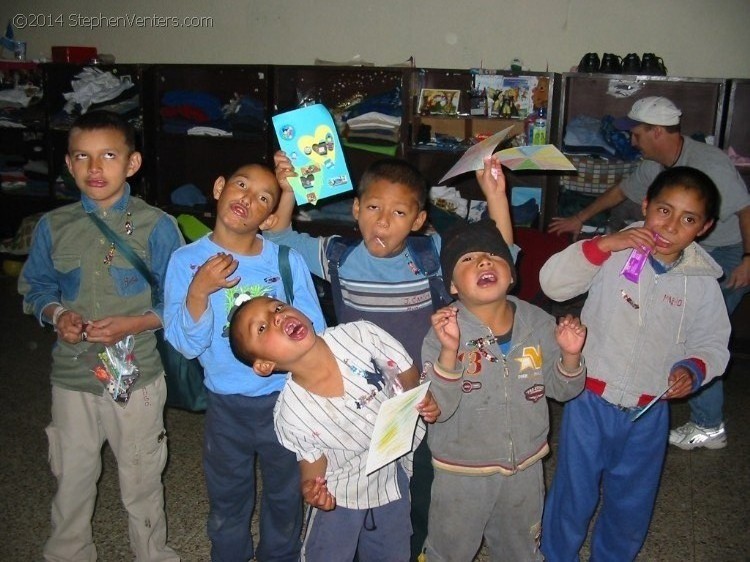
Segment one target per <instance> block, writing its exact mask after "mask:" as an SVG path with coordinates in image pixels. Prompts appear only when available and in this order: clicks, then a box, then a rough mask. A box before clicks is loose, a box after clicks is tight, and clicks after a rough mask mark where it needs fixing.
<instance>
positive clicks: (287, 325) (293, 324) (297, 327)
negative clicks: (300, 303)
mask: <svg viewBox="0 0 750 562" xmlns="http://www.w3.org/2000/svg"><path fill="white" fill-rule="evenodd" d="M284 333H285V334H286V335H287V336H289V338H290V339H292V340H295V341H296V340H301V339H303V338H304V337H305V336H306V335H307V326H305V325H304V324H303V323H302V322H300V321H299V320H297V319H296V318H287V319H286V320H284Z"/></svg>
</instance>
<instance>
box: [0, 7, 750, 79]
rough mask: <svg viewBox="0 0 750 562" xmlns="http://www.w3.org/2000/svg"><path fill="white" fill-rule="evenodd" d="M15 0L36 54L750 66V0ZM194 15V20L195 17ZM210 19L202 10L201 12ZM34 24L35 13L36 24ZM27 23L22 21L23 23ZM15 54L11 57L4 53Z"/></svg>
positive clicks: (455, 64) (704, 73)
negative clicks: (643, 57) (626, 60)
mask: <svg viewBox="0 0 750 562" xmlns="http://www.w3.org/2000/svg"><path fill="white" fill-rule="evenodd" d="M31 6H32V3H31V2H28V1H26V2H20V1H15V0H10V1H8V0H6V1H5V2H3V3H2V7H0V26H2V28H4V26H5V24H6V23H7V21H9V20H12V19H13V18H14V16H15V17H17V19H16V20H15V22H16V24H17V25H16V39H19V40H25V41H27V43H28V56H29V58H39V57H49V54H50V47H51V46H53V45H92V46H96V47H97V48H98V49H99V52H100V53H111V54H114V55H115V56H116V58H117V62H143V63H160V62H162V63H246V64H252V63H268V64H313V62H314V60H315V59H316V58H320V59H326V60H332V61H346V60H350V59H353V58H355V57H359V58H361V59H364V60H367V61H370V62H374V63H375V64H378V65H388V64H394V63H399V62H402V61H404V60H406V59H408V58H409V57H414V60H415V62H416V65H417V66H425V67H447V68H471V67H479V66H482V65H483V66H484V67H486V68H497V69H503V68H508V65H509V63H510V61H511V59H513V58H514V57H520V58H521V59H522V60H523V62H524V65H525V66H526V67H528V69H529V70H547V69H548V70H550V71H554V72H567V71H569V70H570V68H571V67H572V66H574V65H576V64H577V63H578V61H579V60H580V58H581V56H582V55H583V54H584V53H586V52H590V51H593V52H598V53H599V55H600V56H601V54H602V53H604V52H611V53H615V54H618V55H621V56H624V55H626V54H627V53H630V52H636V53H638V54H639V55H640V54H642V53H644V52H653V53H656V54H657V55H658V56H661V57H662V58H663V59H664V63H665V65H666V66H667V68H668V71H669V74H670V75H674V76H692V77H704V78H712V77H723V78H732V77H750V56H749V55H750V33H748V32H747V24H748V22H750V1H748V0H714V1H708V0H656V1H654V0H568V1H567V2H564V1H553V0H516V1H513V0H468V1H465V2H459V1H455V0H454V1H452V2H448V1H445V0H437V1H435V0H432V1H431V0H377V1H372V0H371V1H369V2H362V1H361V0H247V1H239V0H229V1H225V2H221V3H219V2H207V1H205V0H163V1H161V2H146V1H144V0H133V1H130V2H127V3H125V2H121V1H118V2H115V1H113V0H99V1H97V2H80V1H79V2H70V1H59V0H58V1H52V0H36V1H35V2H33V8H32V7H31ZM185 18H192V19H190V20H188V23H192V24H194V27H185V25H184V23H185ZM201 18H202V19H201ZM32 24H36V26H35V27H33V26H32ZM21 27H23V29H21ZM4 56H5V57H8V56H10V55H9V53H7V52H6V53H4Z"/></svg>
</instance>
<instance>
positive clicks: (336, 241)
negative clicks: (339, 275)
mask: <svg viewBox="0 0 750 562" xmlns="http://www.w3.org/2000/svg"><path fill="white" fill-rule="evenodd" d="M359 242H360V241H359V240H357V239H355V238H344V237H342V236H333V237H332V238H331V239H330V240H328V244H327V246H326V260H328V268H329V270H331V271H333V270H335V271H337V272H338V268H339V267H341V265H342V264H343V263H344V261H345V260H346V258H347V257H349V254H351V253H352V251H353V250H354V248H356V247H357V244H359Z"/></svg>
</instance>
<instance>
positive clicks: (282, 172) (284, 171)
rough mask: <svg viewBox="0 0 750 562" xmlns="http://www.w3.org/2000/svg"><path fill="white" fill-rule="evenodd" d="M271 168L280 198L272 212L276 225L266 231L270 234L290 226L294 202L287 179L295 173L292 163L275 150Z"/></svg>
mask: <svg viewBox="0 0 750 562" xmlns="http://www.w3.org/2000/svg"><path fill="white" fill-rule="evenodd" d="M273 166H274V173H275V174H276V181H278V182H279V186H280V187H281V197H280V198H279V204H278V206H277V207H276V211H275V212H274V214H275V215H276V218H277V220H276V223H275V224H274V225H273V226H271V227H270V228H269V229H268V230H269V231H271V232H279V231H282V230H286V229H287V228H289V226H290V225H291V224H292V215H293V214H294V207H295V205H296V201H295V198H294V191H293V190H292V186H291V184H290V183H289V180H288V179H287V178H290V177H295V176H296V175H297V173H296V172H295V171H294V167H293V166H292V161H291V160H289V158H288V157H287V155H286V153H285V152H284V151H282V150H277V151H276V153H275V154H274V155H273Z"/></svg>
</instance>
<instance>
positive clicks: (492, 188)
mask: <svg viewBox="0 0 750 562" xmlns="http://www.w3.org/2000/svg"><path fill="white" fill-rule="evenodd" d="M477 182H479V187H481V188H482V193H483V194H484V197H485V199H487V200H489V199H490V198H492V197H500V196H502V197H505V196H506V195H505V187H506V186H505V174H503V166H502V164H500V160H499V159H498V158H493V157H488V158H485V159H484V168H482V169H481V170H477Z"/></svg>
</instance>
